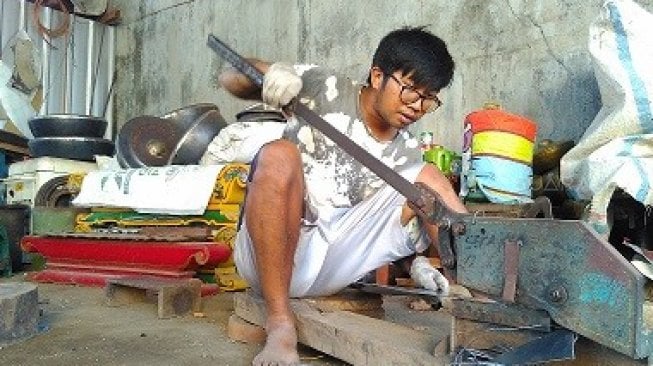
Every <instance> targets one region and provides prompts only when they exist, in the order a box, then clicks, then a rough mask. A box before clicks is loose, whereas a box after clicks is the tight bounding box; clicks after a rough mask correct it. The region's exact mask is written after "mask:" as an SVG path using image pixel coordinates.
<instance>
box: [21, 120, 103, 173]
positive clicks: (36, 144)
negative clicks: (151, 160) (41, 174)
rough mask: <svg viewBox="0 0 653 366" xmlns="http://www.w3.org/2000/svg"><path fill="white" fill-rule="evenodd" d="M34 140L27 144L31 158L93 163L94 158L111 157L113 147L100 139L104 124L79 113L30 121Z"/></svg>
mask: <svg viewBox="0 0 653 366" xmlns="http://www.w3.org/2000/svg"><path fill="white" fill-rule="evenodd" d="M28 123H29V128H30V130H31V131H32V134H33V135H34V138H33V139H31V140H29V141H28V142H27V145H28V147H29V151H30V155H31V156H32V157H35V158H38V157H44V156H50V157H56V158H63V159H71V160H85V161H94V160H95V155H105V156H113V152H114V144H113V142H111V140H107V139H104V138H102V137H103V136H104V133H105V132H106V129H107V121H106V120H105V119H104V118H101V117H94V116H86V115H78V114H51V115H43V116H36V117H33V118H31V119H30V120H29V121H28Z"/></svg>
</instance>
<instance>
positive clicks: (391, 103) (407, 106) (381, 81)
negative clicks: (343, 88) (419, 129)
mask: <svg viewBox="0 0 653 366" xmlns="http://www.w3.org/2000/svg"><path fill="white" fill-rule="evenodd" d="M371 82H372V87H374V88H375V89H376V90H377V98H376V100H375V103H374V109H375V111H376V112H377V113H378V114H379V115H380V116H381V117H382V118H383V120H384V121H385V122H386V123H387V124H388V125H390V126H392V127H394V128H397V129H402V128H406V127H408V126H409V125H411V124H412V123H414V122H416V121H417V120H418V119H420V118H422V116H424V114H425V113H426V110H427V109H428V107H431V108H433V107H434V106H435V105H437V106H436V107H435V108H437V107H438V106H439V105H440V104H441V102H440V101H439V99H437V93H435V92H431V91H429V90H426V89H425V88H420V87H417V86H414V84H413V81H412V80H411V77H410V73H408V74H406V75H402V73H401V72H400V71H396V72H394V73H393V74H384V73H383V72H382V71H381V70H380V69H378V68H376V67H374V68H372V70H371Z"/></svg>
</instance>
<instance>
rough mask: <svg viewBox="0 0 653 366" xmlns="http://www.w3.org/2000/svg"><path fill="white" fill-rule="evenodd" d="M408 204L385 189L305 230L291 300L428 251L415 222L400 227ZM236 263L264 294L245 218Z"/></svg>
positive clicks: (410, 175) (338, 286)
mask: <svg viewBox="0 0 653 366" xmlns="http://www.w3.org/2000/svg"><path fill="white" fill-rule="evenodd" d="M420 170H421V165H420V166H416V167H414V168H413V169H410V171H407V172H406V174H402V175H404V176H405V177H407V178H409V179H410V178H412V179H410V180H411V181H414V178H415V177H416V176H417V174H418V173H419V171H420ZM405 202H406V199H405V198H404V197H403V196H401V195H400V194H399V193H398V192H397V191H395V190H394V188H392V187H390V186H387V185H385V186H383V187H382V188H381V189H379V191H377V192H376V193H375V194H374V195H372V196H371V197H369V198H368V199H366V200H365V201H363V202H361V203H359V204H358V205H356V206H354V207H351V208H347V209H343V210H341V211H339V212H337V214H336V215H333V216H332V217H331V218H329V219H328V220H324V219H318V220H317V221H316V222H315V223H312V224H305V225H302V227H301V231H300V235H299V242H298V245H297V251H296V252H295V258H294V267H293V275H292V280H291V283H290V297H305V296H323V295H330V294H333V293H336V292H338V291H340V290H341V289H343V288H345V287H347V286H348V285H350V284H351V283H353V282H356V281H357V280H359V279H360V278H362V277H363V276H365V275H366V274H367V273H369V272H370V271H372V270H374V269H376V268H378V267H380V266H382V265H384V264H387V263H389V262H392V261H395V260H398V259H401V258H404V257H406V256H409V255H411V254H413V253H415V252H416V251H417V252H421V251H423V250H425V249H426V248H427V247H428V242H429V240H428V237H427V236H426V234H425V232H424V230H421V228H420V226H419V225H418V223H417V220H411V222H410V223H409V224H408V225H406V226H402V225H401V222H400V217H401V211H402V206H403V204H404V203H405ZM234 260H235V262H236V267H237V268H238V272H239V274H240V275H241V276H242V277H243V278H245V280H247V282H248V283H249V284H250V286H251V287H252V288H253V289H254V290H257V291H258V290H260V284H259V279H258V274H257V271H256V260H255V257H254V248H253V244H252V239H251V238H250V236H249V233H248V231H247V222H246V221H245V219H244V217H243V221H242V224H241V228H240V231H239V232H238V235H237V236H236V240H235V252H234Z"/></svg>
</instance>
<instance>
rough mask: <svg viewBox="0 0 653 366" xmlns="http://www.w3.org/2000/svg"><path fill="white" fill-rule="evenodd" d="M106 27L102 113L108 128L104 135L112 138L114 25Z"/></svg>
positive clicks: (114, 65)
mask: <svg viewBox="0 0 653 366" xmlns="http://www.w3.org/2000/svg"><path fill="white" fill-rule="evenodd" d="M107 27H108V32H109V34H108V39H107V53H106V57H107V86H108V90H107V103H106V105H105V106H104V110H103V111H102V112H103V115H104V118H106V120H107V122H108V126H107V127H108V128H107V132H106V134H105V137H106V138H108V139H111V138H113V130H114V128H115V127H114V121H113V108H112V106H113V84H114V83H115V79H116V77H115V75H114V73H115V68H116V63H115V59H114V57H115V55H114V53H115V47H116V45H115V41H116V32H115V31H116V30H115V28H114V27H110V26H107ZM116 127H117V126H116Z"/></svg>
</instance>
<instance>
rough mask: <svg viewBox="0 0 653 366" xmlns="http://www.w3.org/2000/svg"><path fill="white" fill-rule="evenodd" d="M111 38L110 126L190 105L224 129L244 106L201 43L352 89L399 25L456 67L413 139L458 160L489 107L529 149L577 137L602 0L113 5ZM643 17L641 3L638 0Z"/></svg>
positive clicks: (592, 111)
mask: <svg viewBox="0 0 653 366" xmlns="http://www.w3.org/2000/svg"><path fill="white" fill-rule="evenodd" d="M112 3H113V4H115V5H117V6H119V7H120V8H121V10H122V14H123V17H124V22H123V24H122V25H121V26H120V27H118V32H117V37H116V39H117V44H116V57H117V60H116V62H117V70H119V75H118V79H117V85H116V89H115V91H116V93H117V98H116V116H117V121H118V123H119V124H121V123H124V122H126V121H127V120H128V119H130V118H132V117H135V116H138V115H142V114H155V115H156V114H162V113H164V112H165V111H168V110H172V109H176V108H179V107H182V106H185V105H189V104H192V103H198V102H214V103H216V104H218V105H219V106H220V107H221V109H222V112H223V115H224V116H225V118H226V119H227V120H233V119H234V118H233V115H234V114H235V113H236V112H238V111H239V110H240V109H242V108H243V107H244V106H246V105H247V104H248V103H245V102H241V101H237V100H236V99H235V98H233V97H231V96H229V95H227V93H225V92H224V91H223V90H221V89H220V88H219V87H218V86H217V84H216V77H217V75H218V73H219V70H220V68H221V67H222V66H223V63H222V60H220V59H219V58H218V57H217V56H215V55H214V54H213V53H212V51H211V50H210V49H209V48H208V47H207V46H206V38H207V35H208V34H209V33H214V34H215V35H216V36H218V37H219V38H221V39H223V40H224V41H226V42H227V43H229V44H230V45H231V46H232V47H233V48H234V49H236V50H237V51H238V52H239V53H241V54H243V55H248V56H256V57H259V58H261V59H267V60H283V61H289V62H305V63H319V64H323V65H328V66H331V67H333V68H335V69H343V70H345V71H346V73H347V74H348V75H350V76H351V77H354V78H363V77H364V76H365V75H366V71H367V69H368V68H369V64H370V60H371V56H372V53H373V51H374V49H375V48H376V45H377V43H378V41H379V39H380V38H381V37H382V36H383V35H384V34H385V33H387V32H388V31H390V30H392V29H394V28H397V27H399V26H403V25H429V29H430V30H431V31H433V32H434V33H436V34H437V35H439V36H440V37H442V38H443V39H444V40H445V41H447V42H448V44H449V47H450V51H451V53H452V55H453V56H454V59H455V60H456V63H457V70H456V74H455V77H454V82H453V84H452V86H451V87H450V88H449V89H448V90H446V91H444V92H443V93H442V99H443V100H444V103H445V105H444V107H443V108H442V109H441V110H439V111H437V112H436V113H434V114H433V115H428V116H426V117H425V118H424V119H423V120H422V121H420V122H418V125H417V126H416V127H415V128H414V131H415V132H419V131H422V130H428V131H433V132H434V133H435V136H436V140H438V141H439V142H441V143H443V144H444V145H446V146H448V147H450V148H452V149H456V150H459V149H460V145H461V137H460V136H461V130H462V123H463V119H464V116H465V115H466V114H468V113H469V112H471V111H473V110H476V109H478V108H480V107H481V106H482V105H483V103H484V102H487V101H496V102H499V103H500V104H501V105H502V106H503V108H504V109H505V110H508V111H510V112H514V113H518V114H522V115H524V116H527V117H528V118H531V119H532V120H534V121H536V122H537V123H538V125H539V134H538V138H539V139H543V138H552V139H556V140H560V139H574V140H578V138H579V137H580V136H581V135H582V133H583V131H584V130H585V129H586V128H587V126H588V125H589V124H590V122H591V121H592V119H593V118H594V116H595V115H596V113H597V112H598V110H599V108H600V106H601V102H600V95H599V91H598V86H597V83H596V80H595V77H594V73H593V66H592V61H591V59H590V57H589V53H588V50H587V43H588V30H589V25H590V23H591V22H592V21H593V20H594V19H595V18H596V16H597V15H598V14H599V11H600V9H601V7H602V4H603V1H602V0H551V1H548V0H462V1H458V2H451V1H443V0H430V1H424V0H402V1H387V0H385V1H379V0H358V1H347V0H331V1H316V0H306V1H302V0H274V1H273V0H195V1H192V0H191V1H181V0H156V1H155V0H142V1H133V0H113V1H112ZM637 3H639V4H641V5H642V6H643V7H644V8H646V9H648V10H649V11H653V0H638V1H637Z"/></svg>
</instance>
